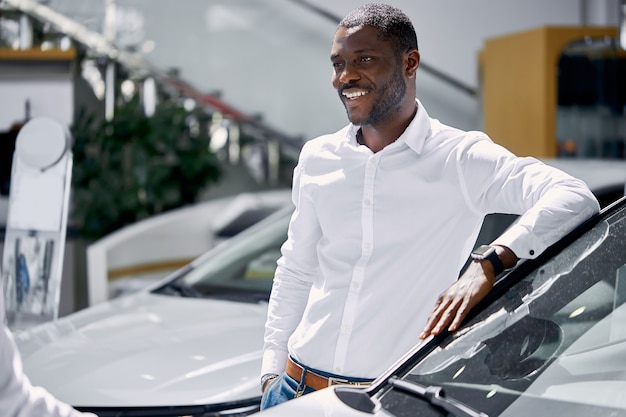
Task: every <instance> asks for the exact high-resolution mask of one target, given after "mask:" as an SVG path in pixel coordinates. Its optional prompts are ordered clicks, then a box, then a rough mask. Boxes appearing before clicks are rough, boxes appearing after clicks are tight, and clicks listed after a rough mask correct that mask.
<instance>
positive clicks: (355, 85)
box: [337, 83, 372, 94]
mask: <svg viewBox="0 0 626 417" xmlns="http://www.w3.org/2000/svg"><path fill="white" fill-rule="evenodd" d="M350 88H358V89H360V90H365V91H367V92H369V91H371V90H372V89H371V88H368V87H364V86H361V85H359V84H358V83H349V84H340V85H339V87H337V92H338V93H339V94H342V93H343V92H344V91H345V90H348V89H350Z"/></svg>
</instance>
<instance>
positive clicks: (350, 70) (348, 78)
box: [339, 64, 361, 84]
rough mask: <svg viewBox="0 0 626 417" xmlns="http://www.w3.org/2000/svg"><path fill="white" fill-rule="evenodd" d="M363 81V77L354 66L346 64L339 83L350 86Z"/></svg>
mask: <svg viewBox="0 0 626 417" xmlns="http://www.w3.org/2000/svg"><path fill="white" fill-rule="evenodd" d="M359 79H361V75H360V74H359V72H358V71H357V70H356V68H355V66H354V65H353V64H346V65H345V66H344V68H343V70H342V71H341V73H340V74H339V82H341V83H342V84H350V83H353V82H355V81H358V80H359Z"/></svg>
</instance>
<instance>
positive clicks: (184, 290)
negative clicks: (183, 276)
mask: <svg viewBox="0 0 626 417" xmlns="http://www.w3.org/2000/svg"><path fill="white" fill-rule="evenodd" d="M163 290H169V292H170V293H174V294H176V295H180V296H182V297H189V298H202V294H201V293H200V292H199V291H198V290H196V289H194V288H192V287H190V286H188V285H185V284H181V283H178V282H175V281H174V282H170V283H169V284H167V285H166V286H165V287H163V288H162V290H161V291H163Z"/></svg>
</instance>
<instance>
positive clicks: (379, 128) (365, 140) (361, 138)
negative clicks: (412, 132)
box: [356, 104, 417, 153]
mask: <svg viewBox="0 0 626 417" xmlns="http://www.w3.org/2000/svg"><path fill="white" fill-rule="evenodd" d="M416 113H417V104H416V105H415V108H414V109H413V112H412V113H411V114H410V116H409V117H404V118H403V119H402V120H401V121H398V120H397V119H396V120H392V121H389V122H386V123H377V124H375V125H363V126H361V128H360V129H359V130H358V132H357V135H356V139H357V142H358V143H359V144H361V145H365V146H367V147H368V148H370V150H371V151H372V152H374V153H376V152H379V151H381V150H383V149H384V148H385V147H386V146H387V145H390V144H392V143H393V142H395V141H396V140H397V139H398V138H399V137H400V136H401V135H402V134H403V133H404V131H405V130H406V128H407V127H408V126H409V124H411V121H413V118H414V117H415V114H416Z"/></svg>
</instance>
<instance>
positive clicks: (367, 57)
mask: <svg viewBox="0 0 626 417" xmlns="http://www.w3.org/2000/svg"><path fill="white" fill-rule="evenodd" d="M371 60H372V57H371V56H362V57H361V62H369V61H371Z"/></svg>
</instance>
